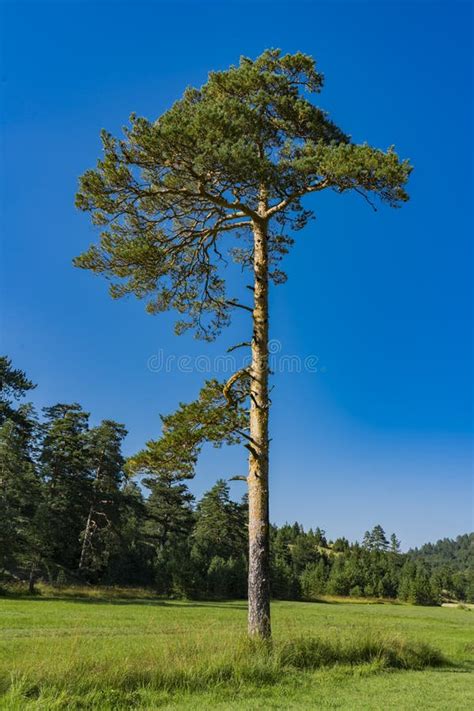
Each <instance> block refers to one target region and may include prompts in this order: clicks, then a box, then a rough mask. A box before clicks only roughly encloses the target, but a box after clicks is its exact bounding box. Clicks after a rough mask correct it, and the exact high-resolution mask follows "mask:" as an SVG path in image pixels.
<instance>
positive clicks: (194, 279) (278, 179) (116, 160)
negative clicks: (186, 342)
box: [75, 50, 410, 637]
mask: <svg viewBox="0 0 474 711" xmlns="http://www.w3.org/2000/svg"><path fill="white" fill-rule="evenodd" d="M322 85H323V77H322V75H321V74H320V73H319V72H318V71H317V69H316V66H315V63H314V60H313V59H312V58H311V57H309V56H307V55H304V54H301V53H296V54H293V55H284V56H283V55H282V54H281V52H280V51H279V50H267V51H265V52H264V53H263V54H262V55H261V56H260V57H258V58H257V59H256V60H255V61H252V60H251V59H247V58H242V59H241V61H240V64H239V66H233V67H231V68H230V69H228V70H227V71H220V72H212V73H211V74H210V75H209V78H208V81H207V83H206V84H205V85H204V86H202V87H201V88H200V89H193V88H189V89H187V90H186V91H185V93H184V95H183V97H182V98H181V99H180V100H179V101H177V102H175V104H174V105H173V106H172V107H171V108H170V109H169V110H168V111H167V112H166V113H164V114H163V115H162V116H161V117H159V119H158V120H157V121H148V120H146V119H144V118H137V117H136V116H135V115H132V117H131V124H130V126H129V127H128V128H127V129H126V130H125V135H124V138H123V139H120V140H118V139H115V138H114V137H112V136H111V135H110V134H109V133H106V132H103V135H102V140H103V146H104V157H103V158H102V159H101V160H100V161H99V162H98V164H97V168H96V169H95V170H89V171H87V172H86V173H85V174H84V175H83V176H82V178H81V181H80V189H79V192H78V195H77V205H78V207H79V208H80V209H82V210H86V211H89V212H91V213H92V217H93V221H94V222H95V224H97V225H101V226H102V227H103V231H102V233H101V238H100V244H99V245H93V246H92V247H91V248H90V249H89V250H88V251H87V252H86V253H85V254H83V255H82V256H80V257H78V258H77V259H76V262H75V263H76V265H77V266H79V267H82V268H85V269H91V270H92V271H94V272H96V273H100V274H104V275H105V276H107V277H108V278H111V279H112V280H114V283H113V284H112V287H111V293H112V296H114V297H121V296H124V295H126V294H128V293H133V294H135V295H136V296H138V297H139V298H145V299H147V300H148V305H147V308H148V310H149V311H150V312H152V313H155V312H160V311H164V310H167V309H170V308H172V309H175V310H176V311H177V312H178V313H179V314H180V317H179V318H180V320H179V321H178V323H177V330H178V332H182V331H183V330H186V329H188V328H194V329H195V332H196V334H197V335H198V336H200V337H203V338H206V339H212V338H214V337H215V336H216V335H217V334H218V333H219V331H220V329H221V328H222V327H223V326H225V325H227V324H228V323H229V320H230V313H231V311H232V310H233V309H235V308H242V309H244V311H245V312H247V313H249V314H250V315H251V319H252V323H251V327H250V328H251V332H252V336H251V341H250V340H249V341H247V346H249V347H250V350H251V364H250V367H249V368H243V369H241V370H239V371H238V372H237V373H235V374H234V375H233V376H232V377H231V378H230V379H229V381H228V383H227V385H226V388H225V394H226V397H227V399H228V402H229V407H232V405H233V403H234V397H233V388H234V386H236V385H237V384H238V383H239V381H241V379H242V378H245V379H247V380H248V385H249V407H250V432H249V434H248V435H247V438H246V446H247V448H248V450H249V475H248V479H247V481H248V490H249V633H250V634H251V635H258V636H261V637H268V636H269V635H270V587H269V577H270V576H269V562H270V559H269V513H268V512H269V499H268V496H269V486H268V484H269V482H268V474H269V471H268V461H269V434H268V421H269V409H270V399H269V385H268V376H269V351H268V340H269V307H268V297H269V286H270V283H272V282H273V283H274V284H278V283H282V282H283V281H284V280H285V274H284V272H283V271H282V270H281V269H280V268H279V262H280V260H281V258H282V257H283V256H284V255H285V253H286V252H287V251H288V249H289V247H290V246H291V243H292V240H291V239H290V238H289V237H288V236H287V230H288V229H291V230H292V231H293V232H295V231H297V230H299V229H301V228H303V227H304V226H305V225H306V224H307V222H308V219H309V218H310V216H311V214H312V213H311V212H310V211H308V210H306V209H304V208H303V205H302V199H303V198H304V197H305V196H306V195H308V194H318V193H320V192H321V191H323V190H333V191H335V192H336V193H343V192H346V191H349V190H353V191H355V192H356V193H359V194H362V195H363V196H364V197H365V198H366V199H368V198H367V196H368V195H369V194H371V193H372V194H374V195H375V196H378V197H379V198H380V200H381V201H384V202H386V203H387V204H389V205H391V206H397V205H399V204H401V203H402V202H404V201H405V200H407V199H408V196H407V194H406V192H405V189H404V186H405V183H406V181H407V179H408V176H409V173H410V166H409V165H408V163H407V162H406V161H403V162H401V161H400V160H399V159H398V157H397V155H396V153H395V152H394V150H393V149H392V148H390V149H388V151H387V152H383V151H381V150H378V149H374V148H371V147H370V146H368V145H367V144H362V145H355V144H353V143H352V142H351V141H350V138H349V137H348V136H347V135H346V134H345V133H344V132H343V131H342V130H341V129H339V128H338V127H337V126H336V125H335V124H334V123H333V122H332V121H330V120H329V118H328V117H327V114H326V113H325V112H324V111H322V110H321V109H319V108H318V107H317V106H315V105H314V104H313V103H312V102H311V101H310V97H311V94H316V93H318V92H319V91H320V90H321V88H322ZM228 233H230V235H229V234H228ZM229 236H232V237H233V238H234V239H233V241H231V242H230V241H229V239H223V238H228V237H229ZM227 258H231V259H234V260H235V261H237V262H238V263H240V264H241V265H242V266H243V268H246V269H248V270H249V271H250V274H251V283H250V284H248V285H247V286H249V287H250V290H251V293H252V294H253V303H252V304H251V305H248V304H247V303H242V298H239V294H237V295H234V294H229V293H227V292H226V285H225V280H224V277H223V267H224V266H225V265H226V264H227ZM241 291H242V292H244V290H243V289H242V290H241ZM182 316H184V318H182Z"/></svg>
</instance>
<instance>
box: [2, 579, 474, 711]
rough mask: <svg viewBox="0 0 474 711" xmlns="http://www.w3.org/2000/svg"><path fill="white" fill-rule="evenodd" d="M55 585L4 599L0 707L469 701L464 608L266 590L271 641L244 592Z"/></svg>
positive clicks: (469, 645) (471, 643) (384, 705)
mask: <svg viewBox="0 0 474 711" xmlns="http://www.w3.org/2000/svg"><path fill="white" fill-rule="evenodd" d="M50 592H51V591H49V592H48V591H43V595H42V596H40V597H37V598H26V597H16V598H11V597H10V598H9V597H6V598H0V640H1V641H0V708H2V709H10V710H15V711H16V710H18V711H23V710H24V709H25V710H32V709H36V710H37V711H40V710H41V711H49V710H50V709H64V710H65V709H67V710H68V711H69V710H72V711H74V710H76V709H77V710H79V709H97V710H100V711H108V710H109V709H110V710H112V709H113V710H114V711H115V709H141V710H144V709H147V710H152V709H207V708H213V709H214V708H216V709H223V710H224V709H225V710H227V709H248V710H249V711H250V709H252V710H253V709H347V710H350V711H353V710H354V709H355V710H357V709H361V710H362V709H364V710H365V709H369V710H370V709H374V710H375V709H380V710H382V709H383V710H384V711H385V710H386V709H394V710H395V709H397V711H399V710H403V709H407V710H408V709H410V710H411V709H415V708H416V709H443V710H444V709H450V711H456V710H458V709H459V711H461V709H462V711H465V710H466V709H468V708H473V707H474V696H473V694H472V689H473V688H474V662H473V655H474V613H473V612H471V611H468V610H463V609H456V608H449V609H446V608H419V607H411V606H408V605H396V604H376V603H370V604H367V603H365V604H354V603H351V602H335V601H331V602H321V603H291V602H275V603H273V606H272V613H273V627H274V643H273V645H272V646H271V647H269V646H268V645H261V644H260V645H258V644H250V643H249V642H248V640H246V639H245V636H244V634H243V632H244V631H245V623H246V607H245V603H244V602H240V601H237V602H225V603H212V602H208V603H206V602H188V603H186V602H179V601H163V600H158V599H156V598H153V597H152V596H151V595H150V593H147V592H146V591H140V592H138V591H126V590H109V591H94V590H87V589H84V590H82V591H81V590H77V589H76V590H64V591H60V592H56V593H55V594H56V597H52V596H51V594H50ZM137 594H140V598H137V597H136V595H137Z"/></svg>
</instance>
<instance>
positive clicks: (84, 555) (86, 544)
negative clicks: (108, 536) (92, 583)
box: [79, 504, 94, 570]
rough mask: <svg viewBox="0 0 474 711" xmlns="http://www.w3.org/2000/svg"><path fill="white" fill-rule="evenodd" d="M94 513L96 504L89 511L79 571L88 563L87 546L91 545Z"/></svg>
mask: <svg viewBox="0 0 474 711" xmlns="http://www.w3.org/2000/svg"><path fill="white" fill-rule="evenodd" d="M93 512H94V504H91V506H90V509H89V515H88V517H87V523H86V530H85V531H84V538H83V540H82V548H81V557H80V559H79V570H82V568H83V567H84V564H85V562H86V553H87V546H88V545H89V537H90V529H91V524H92V514H93Z"/></svg>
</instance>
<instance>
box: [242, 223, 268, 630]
mask: <svg viewBox="0 0 474 711" xmlns="http://www.w3.org/2000/svg"><path fill="white" fill-rule="evenodd" d="M253 232H254V289H255V291H254V310H253V337H252V365H251V383H250V437H251V442H250V445H249V450H250V457H249V477H248V488H249V580H248V584H249V589H248V604H249V613H248V631H249V635H251V636H252V637H260V638H264V639H266V638H268V637H270V634H271V627H270V576H269V573H270V559H269V558H270V550H269V507H268V444H269V442H268V250H267V224H266V222H265V220H261V221H259V222H255V223H254V226H253Z"/></svg>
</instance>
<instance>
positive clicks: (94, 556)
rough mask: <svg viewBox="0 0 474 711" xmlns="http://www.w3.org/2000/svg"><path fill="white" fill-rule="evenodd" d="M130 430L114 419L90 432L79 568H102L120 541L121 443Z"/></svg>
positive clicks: (88, 434) (87, 443)
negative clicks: (86, 507)
mask: <svg viewBox="0 0 474 711" xmlns="http://www.w3.org/2000/svg"><path fill="white" fill-rule="evenodd" d="M126 434H127V430H126V429H125V427H124V426H123V425H120V424H118V423H117V422H114V421H113V420H104V421H103V422H102V423H101V424H100V425H99V426H98V427H94V428H92V429H91V430H89V431H88V432H87V434H86V448H87V459H88V462H87V467H88V470H89V472H90V473H91V476H92V486H91V487H90V494H91V499H90V503H89V511H88V514H87V520H86V522H85V528H84V530H83V532H82V534H81V537H82V546H81V555H80V558H79V569H80V570H84V569H85V568H87V569H88V570H89V571H92V570H94V571H96V572H97V571H99V570H101V569H105V568H106V567H107V561H108V558H109V557H110V556H111V555H112V554H113V551H114V549H116V548H117V547H118V546H119V544H120V542H119V528H120V513H121V507H122V492H121V484H122V481H123V464H124V459H123V457H122V452H121V446H122V441H123V439H124V437H125V436H126Z"/></svg>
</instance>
